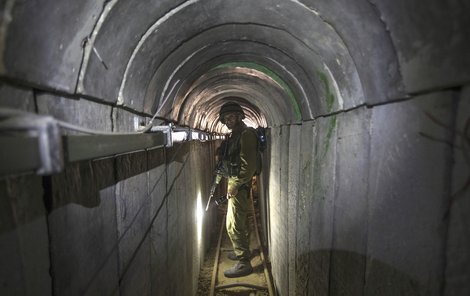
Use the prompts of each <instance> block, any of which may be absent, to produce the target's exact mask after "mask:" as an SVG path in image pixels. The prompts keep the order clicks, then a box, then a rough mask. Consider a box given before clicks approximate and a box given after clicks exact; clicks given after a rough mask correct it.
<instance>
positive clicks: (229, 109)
mask: <svg viewBox="0 0 470 296" xmlns="http://www.w3.org/2000/svg"><path fill="white" fill-rule="evenodd" d="M233 112H237V113H240V114H241V115H242V119H243V118H245V113H243V109H242V107H241V106H240V105H239V104H237V103H235V102H228V103H225V104H224V105H223V106H222V108H220V112H219V120H220V122H222V123H225V122H224V116H225V115H226V114H228V113H233Z"/></svg>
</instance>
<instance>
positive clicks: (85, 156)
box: [0, 109, 221, 176]
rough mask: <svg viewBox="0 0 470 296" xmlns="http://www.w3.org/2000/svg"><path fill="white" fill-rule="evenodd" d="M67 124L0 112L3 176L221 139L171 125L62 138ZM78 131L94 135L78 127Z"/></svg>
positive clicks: (42, 172) (47, 171)
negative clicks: (181, 144)
mask: <svg viewBox="0 0 470 296" xmlns="http://www.w3.org/2000/svg"><path fill="white" fill-rule="evenodd" d="M64 124H65V123H63V122H60V121H58V120H56V119H54V118H53V117H50V116H41V115H37V114H32V113H26V112H22V111H17V110H9V109H0V163H1V166H0V176H4V175H12V174H19V173H25V172H31V171H34V172H36V173H37V174H39V175H50V174H54V173H58V172H60V171H62V170H63V168H64V165H65V163H68V162H74V161H82V160H91V159H98V158H103V157H109V156H114V155H118V154H126V153H133V152H136V151H142V150H145V149H151V148H159V147H164V146H166V147H172V146H173V144H174V143H176V142H185V141H191V140H197V141H208V140H216V139H220V138H221V135H213V134H209V133H207V132H203V131H198V130H194V129H191V128H188V127H177V126H174V125H173V124H172V123H170V124H168V125H164V126H153V127H152V128H151V129H150V131H149V132H147V133H127V134H123V133H114V134H113V133H105V132H102V133H101V134H100V133H99V132H97V134H91V135H90V134H86V135H83V134H80V135H62V133H61V127H64ZM77 130H79V131H80V130H86V132H88V133H90V132H91V130H87V129H84V128H79V127H77Z"/></svg>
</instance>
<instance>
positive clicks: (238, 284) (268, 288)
mask: <svg viewBox="0 0 470 296" xmlns="http://www.w3.org/2000/svg"><path fill="white" fill-rule="evenodd" d="M250 200H251V209H252V213H253V224H254V229H253V231H254V232H255V233H256V240H257V245H258V246H259V252H260V254H259V256H260V258H261V261H262V264H263V272H264V277H265V279H266V285H263V286H261V285H255V284H252V283H244V282H242V280H241V279H242V278H240V281H237V282H235V283H228V284H227V283H225V284H223V283H222V284H220V285H217V279H218V277H219V264H220V262H221V254H220V253H221V251H222V248H221V246H222V240H223V239H222V237H223V235H224V233H225V223H224V221H225V215H224V217H223V221H222V223H221V227H220V232H219V237H218V241H217V250H216V253H215V259H214V267H213V270H212V279H211V286H210V294H209V295H210V296H214V295H216V292H217V291H220V290H225V289H229V288H237V287H242V288H248V289H252V290H258V291H260V292H261V291H264V292H263V293H266V292H267V293H268V295H269V296H274V295H275V294H274V289H273V285H272V281H271V275H270V272H269V269H268V266H267V264H266V258H265V256H264V250H263V247H262V245H261V240H260V236H259V229H258V223H257V221H256V213H255V207H254V204H253V196H252V192H251V190H250ZM263 295H265V294H263Z"/></svg>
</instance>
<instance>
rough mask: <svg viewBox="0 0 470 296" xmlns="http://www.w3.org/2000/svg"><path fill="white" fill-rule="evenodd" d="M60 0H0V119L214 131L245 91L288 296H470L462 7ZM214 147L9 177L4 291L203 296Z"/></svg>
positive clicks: (2, 245)
mask: <svg viewBox="0 0 470 296" xmlns="http://www.w3.org/2000/svg"><path fill="white" fill-rule="evenodd" d="M56 2H57V1H50V0H47V1H41V3H39V2H38V1H24V0H7V1H3V2H2V4H0V106H2V107H8V108H15V109H18V110H23V111H29V112H37V113H40V114H45V115H51V116H53V117H55V118H58V119H60V120H63V121H66V122H69V123H72V124H76V125H79V126H82V127H87V128H93V129H98V130H104V131H113V132H133V131H135V130H136V128H137V127H138V126H139V125H140V124H142V123H144V122H148V120H149V116H150V115H153V114H154V112H156V111H157V110H158V111H159V114H158V115H159V117H160V118H159V119H158V122H176V123H177V124H180V125H185V126H190V127H193V128H200V129H204V130H209V131H216V132H221V131H222V130H223V126H222V124H221V123H220V122H219V121H218V120H217V119H218V111H219V108H220V106H221V105H222V104H223V103H224V97H225V96H228V95H237V96H240V97H241V99H240V100H239V102H240V104H241V105H242V106H243V108H244V110H245V111H246V114H247V120H248V121H252V122H253V123H254V124H261V125H267V126H269V127H270V128H271V131H270V147H269V149H268V151H266V152H265V157H266V159H267V161H266V162H265V163H266V164H267V167H265V170H264V173H265V175H263V176H262V180H265V182H266V184H262V185H263V186H264V187H263V190H264V191H265V192H266V194H265V195H264V196H265V198H266V200H263V201H262V203H261V204H262V205H263V206H264V207H265V209H266V210H267V212H266V215H264V216H263V217H265V221H263V222H262V224H263V225H265V227H263V228H265V229H266V233H265V234H264V235H263V236H264V237H265V238H266V240H267V244H268V246H269V255H270V260H271V263H272V271H273V279H274V285H275V286H276V290H277V292H278V293H279V295H289V294H291V295H296V294H299V295H311V294H314V295H316V294H318V295H397V294H406V295H459V296H460V295H469V294H470V285H469V284H468V283H469V282H470V280H469V278H470V275H469V274H470V273H469V270H470V269H469V267H468V266H470V263H469V260H470V259H469V258H470V255H469V251H468V250H470V242H469V240H468V237H469V235H468V229H469V226H468V225H469V221H468V218H467V216H468V215H466V213H467V212H468V209H469V205H468V200H469V199H468V196H469V195H468V186H467V185H468V184H467V183H468V182H467V179H468V174H469V172H468V163H467V162H468V153H467V152H468V143H467V142H468V141H467V140H468V134H465V133H467V130H466V129H467V117H468V115H467V114H468V113H469V107H468V101H469V87H468V85H469V80H470V71H469V70H468V69H469V68H470V55H468V52H469V42H468V40H469V38H468V36H469V33H470V32H469V30H470V29H469V28H470V23H469V18H468V17H467V14H468V11H469V8H470V7H469V4H468V3H466V2H465V1H450V2H449V1H441V0H430V1H426V3H424V2H423V3H417V2H416V1H411V2H410V1H405V0H397V1H383V0H358V1H348V0H338V1H327V0H301V1H294V0H289V1H286V0H275V1H271V0H259V1H250V0H241V1H240V0H224V1H222V0H207V1H201V0H187V1H170V0H164V1H150V0H142V1H122V0H121V1H119V0H116V1H94V0H83V1H80V2H77V1H70V0H67V1H60V3H56ZM415 2H416V3H415ZM464 2H465V3H464ZM188 20H190V21H188ZM63 132H64V134H66V133H71V132H69V131H63ZM215 145H216V143H215V142H214V143H184V144H177V145H175V146H174V147H172V148H164V149H159V150H152V151H140V152H136V153H133V154H130V155H120V156H110V157H109V158H106V159H100V160H93V161H83V162H79V163H72V164H68V165H67V166H66V168H65V169H64V170H63V171H62V172H60V173H58V174H54V175H52V176H46V177H38V176H34V175H31V174H24V175H22V176H13V175H12V176H4V177H1V179H0V193H1V198H0V203H1V205H2V207H1V209H0V211H1V212H0V217H1V218H0V219H1V220H2V225H1V226H0V227H1V233H0V249H1V252H0V256H1V258H0V259H1V260H2V263H3V262H6V263H5V264H1V267H0V275H1V281H2V282H1V285H0V289H1V290H0V294H2V295H3V294H18V295H31V294H40V295H41V294H44V295H50V294H53V295H97V294H99V295H120V294H123V295H135V294H139V295H150V294H152V295H192V294H194V292H195V290H196V284H197V283H196V279H197V275H198V272H199V268H200V264H201V260H202V259H203V257H204V251H205V249H206V247H207V241H208V239H209V238H210V235H209V234H210V231H208V229H206V228H203V230H202V234H201V237H202V240H201V241H198V237H199V234H198V229H197V226H196V223H195V220H196V214H195V208H196V207H197V205H198V199H199V198H200V199H202V201H203V204H204V202H205V198H207V190H208V187H209V186H210V182H211V179H212V173H211V170H212V167H213V165H214V159H213V156H214V148H215ZM2 148H3V147H2ZM9 148H12V147H9ZM13 148H14V147H13ZM0 149H1V148H0ZM0 152H2V151H0ZM214 213H215V212H214V211H212V212H210V213H208V214H207V215H206V216H205V220H204V221H205V225H206V226H207V227H210V225H211V224H212V223H213V222H214V221H213V219H214Z"/></svg>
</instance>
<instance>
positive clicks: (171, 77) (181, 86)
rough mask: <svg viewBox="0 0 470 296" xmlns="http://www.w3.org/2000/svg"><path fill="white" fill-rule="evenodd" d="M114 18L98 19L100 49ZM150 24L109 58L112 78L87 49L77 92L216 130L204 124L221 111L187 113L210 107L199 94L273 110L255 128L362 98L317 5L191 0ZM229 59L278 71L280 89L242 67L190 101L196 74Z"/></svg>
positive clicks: (349, 62)
mask: <svg viewBox="0 0 470 296" xmlns="http://www.w3.org/2000/svg"><path fill="white" fill-rule="evenodd" d="M242 2H243V1H242ZM118 5H120V2H119V1H118V2H116V3H115V4H114V7H112V9H118V8H117V7H116V6H118ZM188 19H190V21H188ZM298 19H302V20H303V21H302V22H299V21H298ZM115 21H117V20H116V19H114V18H112V17H111V12H110V15H109V16H108V17H107V18H104V19H103V24H102V26H101V28H100V30H99V31H97V33H96V38H95V42H94V44H95V46H96V47H106V46H107V45H108V43H106V41H107V40H108V39H109V37H107V38H106V37H105V36H113V35H109V34H106V33H109V32H107V30H109V29H108V28H110V24H109V25H108V22H109V23H111V22H115ZM148 25H149V26H148V28H147V29H146V31H145V32H139V34H140V36H143V37H142V38H141V39H140V40H139V41H138V42H137V43H135V42H133V43H129V45H128V47H127V49H126V47H125V46H121V47H123V49H126V50H125V51H124V52H125V53H126V59H121V60H119V54H115V55H114V58H113V60H114V59H115V64H116V65H118V64H119V63H120V65H119V68H118V69H117V70H116V71H114V72H113V73H112V74H111V75H109V74H107V75H103V74H104V73H103V72H105V71H106V69H105V68H104V67H103V65H102V63H101V61H99V58H98V57H97V55H90V60H89V61H88V64H87V65H86V67H85V68H84V70H83V71H82V73H83V79H82V80H81V82H82V84H80V87H81V88H80V90H81V91H83V93H85V94H88V95H91V96H93V93H94V92H95V91H100V92H103V91H105V92H107V93H102V94H101V96H103V97H105V98H116V97H117V98H118V102H119V103H120V104H123V105H125V106H127V107H129V108H133V109H136V110H141V111H144V112H146V113H149V114H152V113H154V112H157V111H158V116H160V117H162V118H167V119H168V120H172V121H175V122H177V123H178V124H187V125H194V127H196V128H200V129H214V128H215V126H214V125H213V124H210V123H208V120H209V119H211V120H212V119H213V118H216V115H215V114H217V111H218V110H217V109H210V110H209V111H207V112H208V113H207V115H206V117H207V119H202V118H201V115H200V114H196V115H191V116H190V115H189V113H190V111H191V112H194V110H196V111H197V110H206V109H205V108H201V106H206V105H205V104H203V103H204V100H205V99H206V100H208V99H223V98H221V97H220V95H214V92H215V91H217V93H219V94H224V93H227V94H228V93H230V94H237V95H238V96H240V97H242V98H245V99H246V100H247V102H250V103H251V104H252V105H253V106H255V107H256V108H257V109H258V110H261V113H267V114H269V116H263V121H259V120H258V119H255V118H254V119H253V120H255V121H257V123H258V124H260V125H264V124H268V125H280V124H283V123H292V122H300V121H301V120H308V119H312V118H313V117H314V116H315V115H320V114H325V113H327V112H332V111H334V110H339V109H342V108H344V107H353V106H356V105H359V104H362V103H363V102H364V94H363V88H362V84H361V81H360V78H359V74H358V72H357V68H356V66H355V63H354V60H353V58H352V56H351V54H350V52H349V51H348V48H347V46H346V44H344V41H343V39H342V38H341V37H340V36H339V35H338V33H337V32H336V31H335V29H334V28H333V27H332V26H330V25H329V24H328V23H327V22H325V21H324V20H323V19H322V18H321V17H319V15H318V14H317V13H316V12H315V11H313V10H311V9H310V8H308V7H306V6H304V5H303V4H300V3H299V2H296V1H288V2H286V1H279V2H277V3H272V4H271V5H266V3H263V1H256V2H253V1H245V2H243V3H240V1H187V2H184V3H183V4H181V5H179V6H176V7H174V8H173V9H172V10H170V11H169V12H168V13H167V14H166V15H164V16H163V17H161V18H156V19H154V20H153V23H149V24H148ZM114 36H115V35H114ZM129 54H130V55H129ZM120 61H121V62H120ZM123 61H125V63H124V62H123ZM230 62H238V63H244V64H245V65H258V66H259V67H258V66H256V67H252V70H259V68H260V67H261V68H262V69H266V71H264V72H265V73H264V74H266V73H270V74H272V75H271V80H272V78H273V77H276V78H278V82H279V81H280V82H281V83H280V84H281V88H283V89H284V94H283V95H281V94H280V93H279V90H278V89H277V87H276V85H277V86H278V87H279V83H262V82H266V81H271V80H269V79H260V78H259V77H260V76H259V75H244V78H241V76H243V75H242V74H243V73H245V74H246V73H248V72H249V71H248V72H247V70H249V68H250V66H248V67H245V68H247V70H245V72H243V73H241V72H239V73H238V76H237V77H238V80H236V81H235V80H233V78H230V77H234V75H225V76H223V77H222V76H221V77H219V78H212V80H211V81H212V82H211V83H199V82H198V87H199V88H200V87H201V85H206V87H208V88H210V87H214V90H212V91H211V90H207V91H202V90H198V92H199V94H201V93H202V94H205V95H206V96H207V97H205V98H204V97H203V96H201V95H199V96H198V99H194V98H188V97H186V95H188V94H191V92H188V90H189V89H192V88H195V86H194V85H193V84H194V83H196V81H200V77H205V76H204V75H206V74H208V72H209V71H211V69H213V68H214V67H217V66H219V65H222V64H226V63H230ZM113 63H114V62H113ZM110 76H115V77H114V78H113V77H110ZM206 76H210V75H206ZM88 77H89V79H88ZM97 77H100V78H101V79H96V78H97ZM111 79H112V80H113V81H114V83H111V82H110V80H111ZM215 81H216V82H215ZM243 84H244V85H243ZM256 86H258V87H256ZM283 86H284V87H283ZM263 88H264V89H263ZM117 90H119V91H118V92H117ZM116 92H117V93H116ZM255 97H256V98H255ZM331 98H334V99H331ZM343 98H348V100H346V101H343ZM188 100H189V101H190V102H191V103H192V104H196V106H192V104H188V103H187V101H188ZM328 100H330V101H328ZM198 104H202V105H201V106H197V105H198ZM211 106H212V105H211ZM213 106H215V105H213ZM271 106H283V108H276V107H271ZM181 107H183V108H185V110H180V109H181ZM175 110H176V111H175ZM181 114H186V115H184V116H181ZM264 118H265V119H266V120H264Z"/></svg>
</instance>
